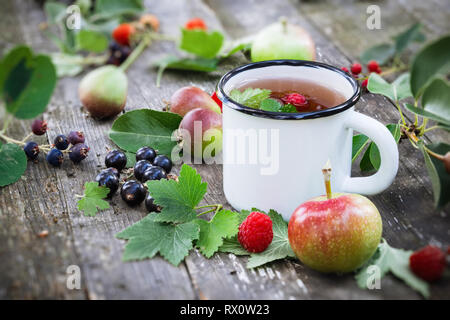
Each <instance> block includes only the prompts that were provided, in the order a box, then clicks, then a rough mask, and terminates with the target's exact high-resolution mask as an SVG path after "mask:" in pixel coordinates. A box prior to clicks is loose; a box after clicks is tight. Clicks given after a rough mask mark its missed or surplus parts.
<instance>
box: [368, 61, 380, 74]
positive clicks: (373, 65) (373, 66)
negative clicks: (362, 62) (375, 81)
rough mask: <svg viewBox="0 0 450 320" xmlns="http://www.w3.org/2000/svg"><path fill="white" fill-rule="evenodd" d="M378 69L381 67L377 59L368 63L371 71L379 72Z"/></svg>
mask: <svg viewBox="0 0 450 320" xmlns="http://www.w3.org/2000/svg"><path fill="white" fill-rule="evenodd" d="M378 69H380V66H379V65H378V62H376V61H375V60H370V61H369V63H368V64H367V70H369V72H377V71H378Z"/></svg>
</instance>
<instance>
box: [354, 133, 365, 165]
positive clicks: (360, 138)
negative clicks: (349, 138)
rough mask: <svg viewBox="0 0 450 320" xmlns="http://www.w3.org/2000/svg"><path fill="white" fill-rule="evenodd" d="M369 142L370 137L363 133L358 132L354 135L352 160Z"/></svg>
mask: <svg viewBox="0 0 450 320" xmlns="http://www.w3.org/2000/svg"><path fill="white" fill-rule="evenodd" d="M368 143H369V138H368V137H367V136H365V135H363V134H357V135H354V136H353V143H352V162H353V161H355V159H356V158H357V157H358V155H359V154H360V153H361V151H363V149H364V147H365V146H366V145H367V144H368Z"/></svg>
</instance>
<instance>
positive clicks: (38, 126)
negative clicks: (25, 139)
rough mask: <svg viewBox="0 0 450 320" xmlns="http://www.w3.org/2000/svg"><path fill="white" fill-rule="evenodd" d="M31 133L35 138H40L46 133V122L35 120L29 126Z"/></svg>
mask: <svg viewBox="0 0 450 320" xmlns="http://www.w3.org/2000/svg"><path fill="white" fill-rule="evenodd" d="M31 131H33V133H34V134H35V135H37V136H42V135H43V134H44V133H45V132H46V131H47V121H44V120H41V119H36V120H34V121H33V123H32V124H31Z"/></svg>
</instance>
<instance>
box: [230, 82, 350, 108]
mask: <svg viewBox="0 0 450 320" xmlns="http://www.w3.org/2000/svg"><path fill="white" fill-rule="evenodd" d="M230 97H231V99H233V100H234V101H235V102H237V103H240V104H242V105H245V106H247V107H250V108H254V109H260V110H264V111H272V112H285V113H297V112H314V111H320V110H324V109H328V108H332V107H335V106H337V105H339V104H341V103H343V102H345V100H346V99H345V97H344V96H343V95H342V94H340V93H339V92H337V91H335V90H333V89H329V88H326V87H324V86H322V85H320V84H317V83H315V82H312V81H305V80H299V79H290V78H279V79H264V80H255V81H250V82H247V83H246V84H245V85H242V86H240V87H238V88H237V89H233V90H232V91H231V92H230Z"/></svg>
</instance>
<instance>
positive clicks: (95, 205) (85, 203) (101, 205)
mask: <svg viewBox="0 0 450 320" xmlns="http://www.w3.org/2000/svg"><path fill="white" fill-rule="evenodd" d="M108 193H109V188H107V187H104V186H99V185H98V182H86V183H85V184H84V195H83V197H82V198H81V199H80V200H78V202H77V204H78V206H77V207H78V210H80V211H84V215H85V216H91V217H94V216H95V215H96V214H97V212H98V210H104V209H108V208H109V203H108V201H105V200H102V199H105V198H106V197H107V196H108Z"/></svg>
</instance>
